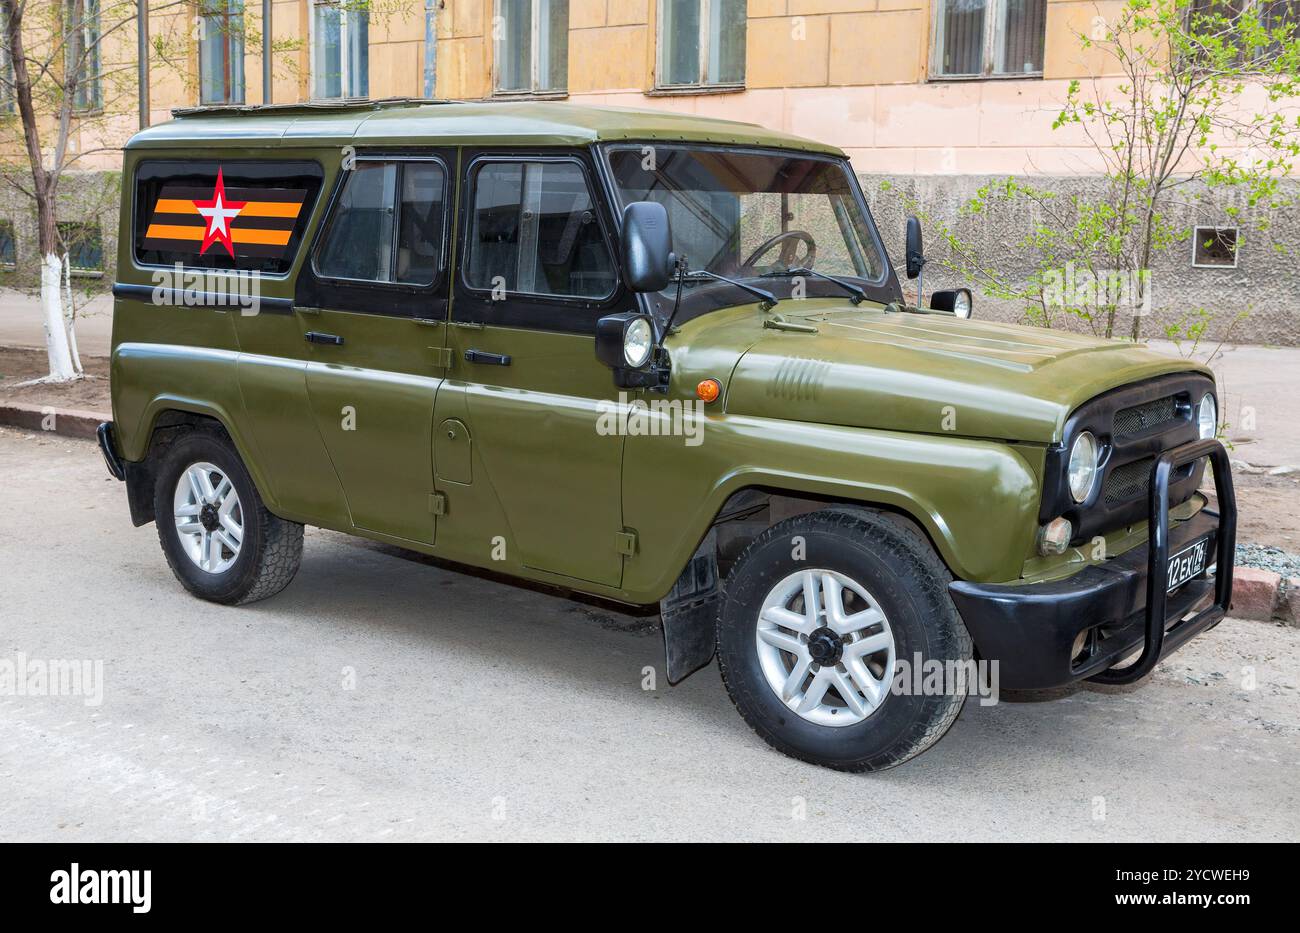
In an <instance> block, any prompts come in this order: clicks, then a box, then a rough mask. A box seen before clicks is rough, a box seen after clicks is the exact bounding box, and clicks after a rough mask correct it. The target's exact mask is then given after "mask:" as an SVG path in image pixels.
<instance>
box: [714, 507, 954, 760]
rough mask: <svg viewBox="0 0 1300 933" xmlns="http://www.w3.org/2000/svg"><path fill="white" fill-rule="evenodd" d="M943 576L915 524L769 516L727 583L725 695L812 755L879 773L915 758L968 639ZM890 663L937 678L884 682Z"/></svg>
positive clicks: (937, 732) (847, 513)
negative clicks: (918, 668)
mask: <svg viewBox="0 0 1300 933" xmlns="http://www.w3.org/2000/svg"><path fill="white" fill-rule="evenodd" d="M950 580H951V576H950V575H949V574H948V570H947V568H946V567H945V566H944V565H943V562H942V561H940V560H939V558H938V556H937V555H936V554H935V553H934V550H933V548H931V547H930V544H929V542H928V540H926V539H925V537H924V536H923V535H922V534H921V533H920V532H919V531H917V530H915V529H914V528H913V527H912V526H911V525H910V524H909V523H907V522H905V521H901V520H896V519H894V518H892V517H889V516H885V515H883V514H880V513H876V512H871V511H868V510H865V509H853V508H848V507H845V508H829V509H826V510H824V511H820V512H813V513H810V514H807V515H800V516H796V517H794V518H791V519H789V520H787V521H784V522H781V523H780V524H777V525H774V526H773V527H771V528H769V529H768V530H767V531H765V532H764V533H763V534H761V535H760V536H759V537H758V538H757V539H755V540H754V542H753V543H752V544H751V545H750V546H749V548H748V549H747V550H746V551H745V553H744V554H743V555H742V556H741V558H740V559H739V560H738V561H737V563H736V565H735V567H734V568H733V569H732V571H731V574H730V575H729V577H728V579H727V586H726V598H725V602H724V604H723V608H722V612H721V614H720V615H719V618H718V664H719V667H720V668H721V670H722V677H723V681H724V682H725V683H726V686H727V692H728V693H729V694H730V695H731V699H732V701H733V702H734V703H735V704H736V708H737V709H738V710H739V711H740V713H741V715H742V716H744V718H745V720H746V721H747V722H748V723H749V724H750V726H751V727H753V729H754V731H756V732H757V733H758V734H759V735H760V736H761V737H762V738H763V739H764V740H766V741H767V742H768V743H769V744H770V745H772V746H773V747H774V748H776V749H778V750H780V751H782V752H784V753H785V754H787V755H791V756H793V757H795V758H799V759H802V760H804V761H808V762H812V763H813V764H819V765H824V766H826V767H830V768H836V769H839V770H843V771H876V770H882V769H884V768H890V767H893V766H894V765H898V764H901V763H902V762H904V761H907V760H908V759H909V758H912V757H915V756H916V755H919V754H920V753H921V752H923V751H924V750H925V749H927V748H928V747H930V746H931V745H932V744H934V743H935V742H937V741H938V740H939V739H940V738H941V737H942V736H943V734H944V733H945V732H947V731H948V728H949V727H950V726H951V725H952V724H953V722H954V721H956V719H957V715H958V713H960V712H961V708H962V705H963V704H964V702H965V699H966V691H967V682H968V680H967V675H968V674H969V672H970V660H971V657H972V646H971V639H970V635H969V634H968V633H967V631H966V627H965V626H964V625H963V624H962V622H961V619H960V618H959V617H958V615H957V611H956V608H955V607H954V606H953V603H952V600H951V599H950V598H949V596H948V589H947V586H948V583H949V581H950ZM931 661H938V662H940V663H939V665H937V667H936V666H935V665H933V664H929V663H927V662H931ZM900 663H901V664H902V665H903V666H904V667H905V668H906V669H912V668H914V667H915V666H916V665H918V664H919V665H922V667H923V669H924V670H926V671H927V672H932V671H935V670H938V671H939V672H940V675H939V676H938V677H937V678H936V677H934V676H930V677H928V678H916V677H908V678H905V679H904V678H899V682H900V686H899V687H895V677H896V673H897V672H898V671H899V665H900ZM918 684H921V685H923V686H924V688H925V689H915V687H916V686H917V685H918Z"/></svg>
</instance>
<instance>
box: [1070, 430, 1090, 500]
mask: <svg viewBox="0 0 1300 933" xmlns="http://www.w3.org/2000/svg"><path fill="white" fill-rule="evenodd" d="M1066 477H1067V479H1068V480H1069V482H1070V496H1071V497H1072V498H1073V499H1074V501H1075V502H1082V501H1083V500H1084V499H1087V498H1088V494H1089V493H1090V492H1092V484H1093V482H1094V481H1095V480H1096V479H1097V439H1096V438H1095V437H1093V436H1092V434H1091V432H1088V431H1084V432H1083V433H1082V434H1080V435H1079V436H1078V437H1076V438H1075V439H1074V445H1073V446H1072V447H1071V448H1070V466H1069V469H1068V470H1067V472H1066Z"/></svg>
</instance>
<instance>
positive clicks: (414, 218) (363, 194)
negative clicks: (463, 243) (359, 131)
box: [316, 161, 447, 286]
mask: <svg viewBox="0 0 1300 933" xmlns="http://www.w3.org/2000/svg"><path fill="white" fill-rule="evenodd" d="M446 177H447V176H446V173H445V171H444V170H443V167H442V165H441V164H439V163H437V162H432V161H427V162H378V161H363V162H359V163H357V165H356V167H355V168H353V169H352V170H351V171H349V172H348V175H347V178H346V180H345V181H344V183H343V189H342V191H341V192H340V193H339V196H338V201H337V202H336V203H335V206H334V209H333V211H332V213H331V216H330V220H329V225H328V227H327V229H326V231H325V235H324V237H323V239H322V241H321V245H320V249H319V252H318V253H317V256H316V273H317V275H319V276H321V277H322V278H329V279H347V280H352V281H364V282H381V283H382V282H389V283H393V284H398V285H417V286H428V285H432V284H433V283H434V281H435V280H436V279H437V277H438V272H439V270H440V268H441V264H442V244H443V235H444V225H445V219H446V212H445V209H444V208H445V194H446Z"/></svg>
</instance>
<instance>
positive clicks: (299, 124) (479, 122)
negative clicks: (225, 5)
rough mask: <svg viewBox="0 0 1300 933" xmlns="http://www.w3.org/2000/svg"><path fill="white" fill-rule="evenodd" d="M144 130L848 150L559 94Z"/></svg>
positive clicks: (248, 144) (184, 134)
mask: <svg viewBox="0 0 1300 933" xmlns="http://www.w3.org/2000/svg"><path fill="white" fill-rule="evenodd" d="M172 115H173V117H175V119H173V120H171V121H169V122H167V123H160V124H158V125H156V126H151V127H149V128H148V129H145V130H141V131H140V132H139V133H137V134H136V135H135V136H134V137H132V138H131V141H130V142H129V143H128V144H127V148H128V149H132V150H135V149H152V148H167V149H175V148H177V147H185V148H192V147H194V146H195V145H196V144H200V145H202V146H204V147H207V146H216V147H221V148H225V147H233V148H258V147H283V148H290V147H293V148H298V147H308V148H309V147H311V146H317V145H329V146H335V145H344V144H349V143H351V144H355V145H362V146H409V145H412V144H415V145H420V144H424V145H442V146H460V145H471V146H472V145H520V146H585V145H587V144H589V143H595V142H608V141H634V140H635V141H642V140H645V141H663V142H696V143H699V142H710V143H726V144H736V145H747V146H770V147H775V148H782V149H802V150H805V151H809V152H821V153H830V154H833V155H843V154H844V153H843V152H841V151H840V150H839V149H837V148H835V147H834V146H828V145H825V144H823V143H818V142H813V141H812V140H808V139H802V138H800V137H798V136H792V135H790V134H787V133H781V132H776V131H773V130H768V129H765V128H763V127H761V126H759V125H757V124H755V123H739V122H736V121H733V120H716V119H709V118H704V117H696V116H691V115H689V114H679V113H670V112H668V111H663V110H646V109H635V108H631V107H604V106H588V105H584V104H570V103H564V102H559V101H484V102H479V103H469V102H465V103H462V102H457V101H427V100H387V101H358V102H347V103H335V102H330V103H325V102H321V103H311V104H282V105H274V104H273V105H270V106H265V107H257V106H228V107H197V108H193V109H189V110H173V111H172Z"/></svg>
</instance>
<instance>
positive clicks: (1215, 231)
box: [1192, 227, 1237, 269]
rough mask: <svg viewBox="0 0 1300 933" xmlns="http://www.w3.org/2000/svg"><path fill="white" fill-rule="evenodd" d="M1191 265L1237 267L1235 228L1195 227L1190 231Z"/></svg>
mask: <svg viewBox="0 0 1300 933" xmlns="http://www.w3.org/2000/svg"><path fill="white" fill-rule="evenodd" d="M1192 265H1193V266H1194V267H1196V268H1197V269H1235V268H1237V228H1236V227H1196V228H1195V229H1194V230H1193V231H1192Z"/></svg>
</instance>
